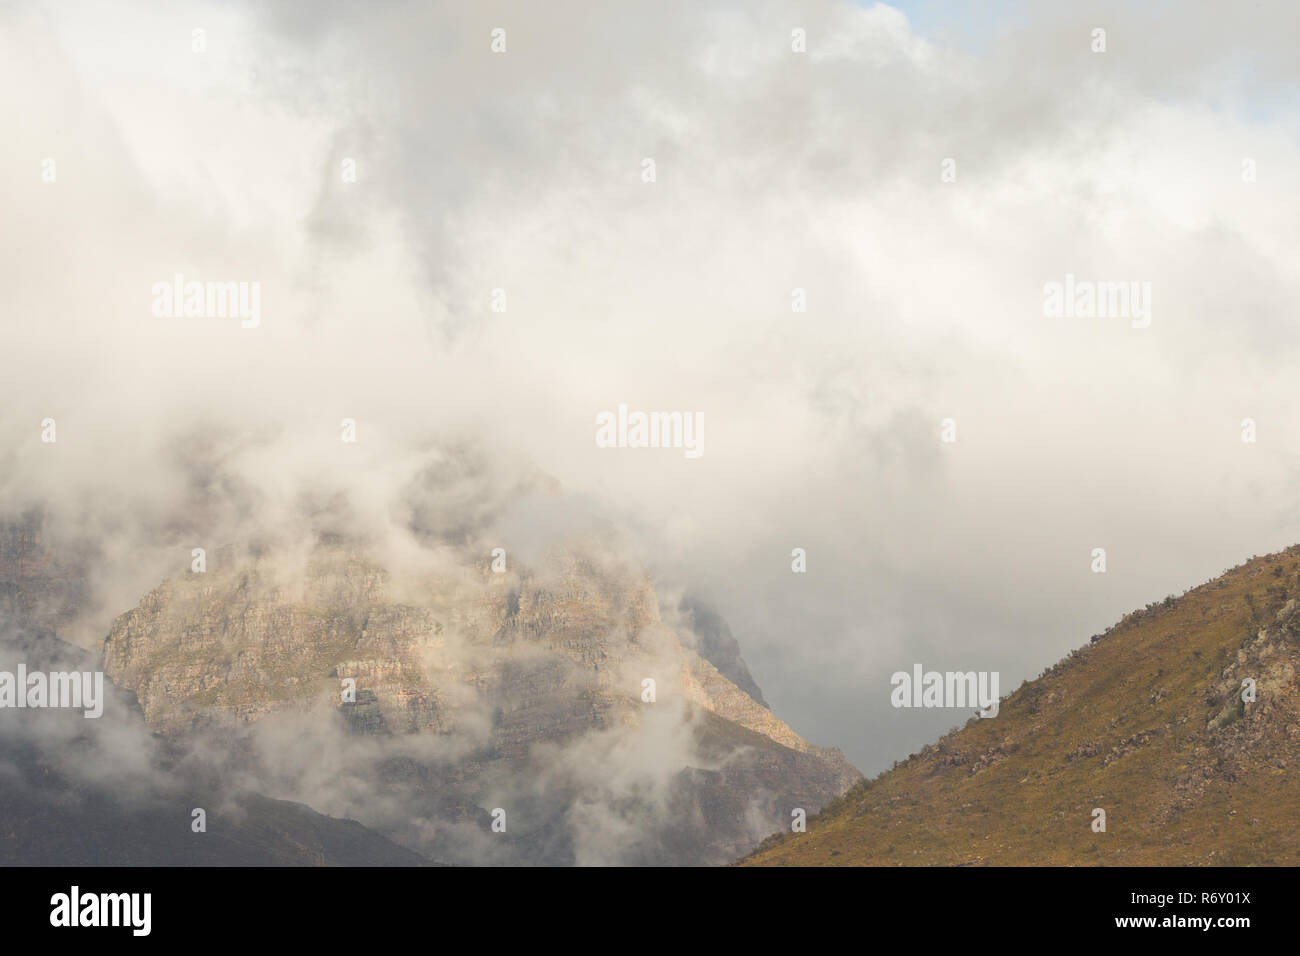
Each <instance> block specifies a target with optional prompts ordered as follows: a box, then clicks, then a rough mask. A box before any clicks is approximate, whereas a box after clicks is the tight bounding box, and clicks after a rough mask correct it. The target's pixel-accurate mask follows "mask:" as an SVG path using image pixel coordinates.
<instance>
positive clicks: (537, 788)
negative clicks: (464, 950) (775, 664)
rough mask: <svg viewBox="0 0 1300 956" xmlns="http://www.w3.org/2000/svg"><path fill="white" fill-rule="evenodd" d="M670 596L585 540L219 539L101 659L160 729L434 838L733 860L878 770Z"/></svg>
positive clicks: (323, 805) (328, 806)
mask: <svg viewBox="0 0 1300 956" xmlns="http://www.w3.org/2000/svg"><path fill="white" fill-rule="evenodd" d="M392 568H396V570H392ZM674 611H675V613H674V616H673V620H671V621H665V620H664V618H663V617H662V616H661V608H660V601H659V598H658V596H657V594H656V592H655V589H654V587H653V585H652V584H651V583H650V581H649V579H648V578H646V577H645V576H644V574H642V573H640V572H638V571H637V570H635V569H634V568H633V567H631V566H629V565H626V564H625V563H624V562H622V561H621V560H620V559H619V558H618V557H617V556H615V555H613V554H611V553H609V552H608V551H606V550H603V549H602V548H600V547H598V546H595V545H592V544H588V543H580V544H575V545H573V546H570V547H565V548H556V549H553V550H552V551H551V552H550V553H549V554H547V555H546V556H545V557H544V558H542V559H541V560H540V561H539V564H538V567H537V568H535V569H530V568H514V567H512V568H511V569H510V570H508V571H504V572H501V573H497V572H494V571H493V570H492V569H491V568H490V566H489V565H488V564H486V563H478V564H476V563H474V562H473V561H470V560H468V559H463V556H459V555H453V556H450V557H445V559H443V560H441V562H440V563H438V564H437V566H434V567H426V568H420V569H418V570H416V569H414V568H413V567H412V566H408V565H406V564H403V563H402V562H400V561H394V562H387V563H385V562H382V561H380V560H379V559H377V558H375V557H374V556H372V555H370V554H367V553H366V551H365V550H364V549H362V548H358V547H354V546H343V545H339V544H337V543H335V544H325V545H322V546H320V547H316V548H314V549H312V550H311V551H310V552H309V553H307V554H303V555H295V554H289V553H283V552H270V553H263V554H261V555H259V556H257V557H250V558H247V559H238V558H234V557H232V556H229V555H224V554H218V555H215V556H214V558H213V559H212V560H211V563H210V567H209V569H208V570H206V571H205V572H204V573H193V574H186V575H183V576H178V577H175V578H172V579H169V580H167V581H165V582H163V583H162V584H161V585H160V586H159V587H157V588H156V589H155V590H153V591H152V592H150V593H149V594H147V595H145V596H144V598H143V599H142V600H141V601H140V602H139V604H138V605H137V606H136V607H135V608H133V609H131V610H130V611H127V612H126V613H124V614H122V615H121V616H119V617H118V618H117V619H116V620H115V621H114V622H113V624H112V627H111V630H110V633H109V634H108V637H107V638H106V640H105V642H104V645H103V661H104V670H105V672H106V673H107V674H108V675H109V676H110V677H111V678H112V679H113V680H114V681H115V683H116V684H117V685H118V686H120V687H122V688H125V689H127V690H130V691H132V692H134V693H135V695H136V696H137V697H138V700H139V704H140V707H141V710H142V712H143V715H144V719H145V720H146V721H147V722H148V724H149V726H150V727H151V728H152V729H153V730H154V731H155V732H157V733H158V734H160V735H162V736H163V737H164V738H166V739H169V740H174V741H178V742H184V741H193V740H199V741H205V742H211V741H227V742H226V743H221V744H211V746H214V747H218V748H219V749H223V752H224V754H225V756H224V757H223V759H225V760H226V761H227V765H226V766H227V771H226V773H227V775H228V776H246V777H248V778H249V779H251V780H254V781H257V782H258V785H259V787H262V788H264V789H266V791H267V792H268V793H271V794H273V795H275V796H278V797H283V798H285V799H291V800H295V801H299V802H302V803H304V804H307V805H309V806H312V807H314V808H315V809H317V810H320V811H323V812H326V813H329V814H331V815H333V816H347V817H355V818H356V819H358V820H360V821H361V822H363V823H365V824H366V825H367V826H370V827H372V828H374V829H376V830H378V831H380V832H382V833H384V834H386V835H387V836H389V837H390V838H392V839H393V840H395V841H397V842H398V843H400V844H402V845H404V846H407V847H410V848H412V849H414V850H417V851H418V852H420V853H422V854H424V855H426V856H430V857H433V858H436V859H440V860H448V861H452V862H460V863H523V864H571V863H640V864H650V865H669V864H682V863H686V864H704V863H721V862H726V861H727V860H730V859H734V858H735V857H736V856H737V855H739V854H741V853H744V852H746V851H747V850H749V849H752V848H753V847H754V846H755V845H756V844H757V842H758V841H759V840H760V839H761V838H762V836H763V835H764V834H765V833H768V832H770V831H771V830H772V829H773V828H774V827H775V826H777V825H779V822H780V821H781V820H783V819H785V818H786V817H787V816H788V814H789V807H791V806H802V807H806V808H809V809H810V810H811V809H816V808H817V807H820V806H822V805H824V804H825V803H827V802H828V801H830V800H833V799H834V798H835V797H837V796H838V795H839V794H841V793H843V792H844V790H845V789H847V788H848V787H849V786H851V785H853V784H854V783H856V782H857V781H858V780H859V779H861V775H860V774H859V773H858V772H857V770H856V769H855V768H853V767H852V765H850V764H849V763H848V761H847V760H846V759H845V758H844V756H843V755H842V754H841V753H840V752H839V751H838V750H834V749H831V748H822V747H816V746H813V745H811V744H809V743H807V742H806V741H804V740H803V739H802V738H801V737H800V736H799V735H798V734H796V733H795V732H794V731H793V730H792V729H791V728H790V727H789V726H788V725H786V724H785V723H784V722H783V721H781V720H780V719H779V718H777V717H776V716H775V715H774V714H772V712H771V711H770V710H769V709H768V708H767V707H766V706H765V705H764V704H763V703H762V698H761V694H759V693H758V689H757V685H756V684H754V683H753V679H752V677H750V675H749V672H748V669H747V668H746V667H745V665H744V662H743V660H742V659H741V657H740V654H739V648H738V646H737V644H736V642H735V640H734V638H732V636H731V634H730V632H729V630H727V628H726V624H725V622H724V621H722V620H721V618H719V617H718V616H717V615H716V614H715V613H713V612H711V611H709V610H708V609H707V608H706V607H705V606H704V605H702V604H701V603H700V602H698V601H697V600H695V599H692V600H691V602H690V604H689V607H686V606H682V607H680V608H678V607H674ZM677 611H680V612H682V613H680V614H678V613H676V612H677ZM700 620H702V621H703V623H702V624H701V625H698V630H696V629H695V628H696V627H697V626H696V625H694V624H693V621H700ZM711 658H712V659H711ZM728 674H730V675H732V676H730V677H729V676H727V675H728ZM733 677H734V678H736V679H738V680H740V681H741V682H742V684H743V685H744V686H741V685H740V684H738V683H737V682H736V680H735V679H733ZM746 688H749V689H748V690H747V689H746ZM204 746H208V744H206V743H205V745H204ZM497 811H500V813H501V814H502V815H503V817H502V822H503V824H504V827H505V828H504V830H503V831H501V830H497V829H494V827H493V823H494V820H495V818H496V815H497V813H496V812H497Z"/></svg>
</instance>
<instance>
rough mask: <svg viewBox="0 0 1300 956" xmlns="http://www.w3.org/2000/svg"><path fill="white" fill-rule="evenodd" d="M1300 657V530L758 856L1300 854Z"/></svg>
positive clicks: (1092, 645) (1116, 861)
mask: <svg viewBox="0 0 1300 956" xmlns="http://www.w3.org/2000/svg"><path fill="white" fill-rule="evenodd" d="M1298 673H1300V547H1292V548H1290V549H1288V550H1286V551H1285V552H1282V553H1280V554H1275V555H1272V556H1269V557H1264V558H1253V559H1251V560H1250V561H1249V562H1247V563H1246V564H1244V565H1242V566H1239V567H1237V568H1235V569H1232V570H1230V571H1228V572H1226V573H1225V574H1224V575H1223V576H1222V577H1220V578H1218V579H1216V580H1214V581H1211V582H1209V583H1208V584H1204V585H1201V586H1200V587H1197V588H1195V589H1193V590H1191V591H1188V592H1186V593H1185V594H1184V595H1183V596H1182V597H1180V598H1174V597H1172V596H1171V597H1169V598H1166V599H1165V600H1164V601H1162V602H1159V603H1157V604H1152V605H1150V606H1148V607H1147V608H1146V609H1144V610H1140V611H1136V612H1134V613H1132V614H1129V615H1127V616H1125V617H1124V619H1123V620H1122V621H1120V623H1118V624H1117V625H1115V626H1114V627H1112V628H1110V629H1109V630H1108V631H1106V632H1105V633H1104V634H1102V635H1097V636H1096V637H1094V638H1092V640H1091V641H1090V642H1089V643H1088V644H1085V645H1084V646H1082V647H1080V648H1078V649H1077V650H1075V651H1073V652H1071V653H1070V655H1069V656H1068V657H1066V658H1065V659H1064V660H1062V661H1060V662H1059V663H1057V664H1056V665H1054V666H1052V667H1051V668H1049V669H1048V670H1047V671H1046V672H1045V673H1044V674H1043V675H1042V676H1040V677H1039V678H1038V679H1037V680H1033V681H1029V682H1026V683H1025V684H1023V685H1022V686H1021V687H1020V688H1019V689H1018V690H1017V691H1016V692H1015V693H1013V694H1011V695H1010V697H1008V698H1006V699H1005V700H1003V701H1002V704H1001V707H1000V710H999V712H998V714H997V716H996V717H993V718H989V719H975V718H972V719H971V720H970V721H968V722H967V724H966V726H965V727H964V728H963V729H961V730H958V731H956V732H954V733H951V734H949V735H947V736H945V737H944V738H943V739H941V740H940V741H939V742H938V743H936V744H933V745H930V746H927V747H926V748H925V749H924V750H922V751H921V752H920V753H919V754H913V755H911V756H910V757H909V758H908V759H907V760H906V761H904V762H902V763H901V764H899V765H897V766H896V767H895V768H894V769H892V770H890V771H888V772H886V773H883V774H881V775H880V776H878V777H876V778H875V779H873V780H869V781H864V782H862V783H860V784H858V785H857V786H855V787H854V788H852V789H851V790H849V791H848V792H847V793H845V794H844V796H843V797H841V798H840V799H838V800H836V801H834V802H833V803H832V804H830V805H829V806H827V807H826V808H824V809H823V810H822V812H821V813H820V814H819V815H818V816H816V817H813V818H811V819H810V820H809V821H808V828H807V832H806V833H779V834H777V835H774V836H772V837H770V838H769V839H768V840H766V841H764V843H763V845H762V846H760V847H759V849H758V850H757V851H756V852H755V853H753V854H752V855H750V856H749V857H747V858H746V859H745V860H743V861H742V862H743V863H745V864H749V865H763V866H779V865H823V866H824V865H832V866H835V865H841V866H843V865H880V866H894V865H1036V864H1043V865H1048V864H1081V865H1139V866H1169V865H1220V864H1231V865H1252V864H1263V865H1292V866H1294V865H1296V864H1297V863H1300V832H1297V830H1296V829H1295V821H1294V808H1295V807H1296V806H1300V759H1297V758H1300V694H1298V693H1297V690H1300V688H1298V687H1297V674H1298ZM1246 679H1251V680H1253V681H1254V682H1255V692H1256V693H1255V696H1256V699H1255V700H1254V701H1246V700H1243V680H1246ZM1096 808H1101V809H1102V810H1104V811H1105V814H1106V817H1105V821H1106V829H1105V832H1094V830H1093V826H1092V824H1093V820H1094V816H1093V812H1094V809H1096Z"/></svg>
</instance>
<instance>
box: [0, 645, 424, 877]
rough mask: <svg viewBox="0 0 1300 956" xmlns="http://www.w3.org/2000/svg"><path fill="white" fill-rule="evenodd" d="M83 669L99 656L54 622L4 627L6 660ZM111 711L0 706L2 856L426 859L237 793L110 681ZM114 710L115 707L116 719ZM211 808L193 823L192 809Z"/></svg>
mask: <svg viewBox="0 0 1300 956" xmlns="http://www.w3.org/2000/svg"><path fill="white" fill-rule="evenodd" d="M18 662H22V663H23V664H25V665H26V666H27V667H28V669H29V671H31V670H41V671H47V672H48V671H62V672H71V671H85V670H91V669H93V668H94V666H95V664H96V662H95V661H94V659H93V657H92V655H90V654H88V653H87V652H85V651H84V650H82V649H80V648H77V647H73V646H72V645H69V644H67V643H65V642H63V641H60V640H58V639H57V638H55V637H54V635H53V634H52V633H51V632H49V631H48V630H44V629H40V628H22V627H14V626H12V625H9V626H6V627H5V628H4V629H3V632H2V633H0V669H4V670H7V671H9V672H10V673H12V672H13V669H14V667H15V666H16V664H17V663H18ZM104 693H105V697H106V698H107V702H106V705H105V712H106V714H105V716H104V717H101V718H98V719H93V720H86V719H85V718H84V717H83V716H82V714H81V712H79V711H73V712H69V711H53V710H33V709H6V710H5V711H3V712H0V865H4V866H22V865H33V864H37V865H42V866H140V865H148V866H283V865H299V866H427V865H430V861H429V860H428V859H426V858H425V857H423V856H421V855H420V854H418V853H415V852H413V851H411V850H408V849H405V848H403V847H400V846H398V845H396V844H395V843H393V842H392V841H391V840H388V839H387V838H385V837H383V836H381V835H379V834H378V833H375V832H373V831H371V830H368V829H366V828H365V827H363V826H362V825H361V824H359V823H357V822H356V821H354V820H342V819H335V818H332V817H327V816H324V815H322V814H320V813H317V812H316V811H314V810H312V809H311V808H310V807H306V806H303V805H301V804H296V803H291V802H287V801H283V800H272V799H269V798H267V797H264V796H262V795H260V794H258V793H255V792H249V791H244V792H233V791H232V790H231V789H230V788H228V787H225V786H223V785H222V784H221V782H220V781H219V780H217V779H215V778H214V775H213V773H212V768H210V767H205V766H203V762H202V760H201V759H196V757H195V755H193V754H186V753H184V752H182V751H175V752H170V753H169V752H168V748H166V747H165V746H160V744H159V741H157V740H155V739H154V738H153V737H152V736H151V735H150V733H149V731H148V729H147V728H146V727H145V725H144V722H143V719H142V717H141V715H140V713H139V710H138V708H136V707H135V706H134V705H135V701H134V699H133V698H132V696H131V695H130V694H125V693H122V692H121V691H120V690H119V689H118V688H116V687H114V686H113V685H112V682H111V681H107V682H106V683H105V688H104ZM109 714H111V716H109ZM195 808H201V809H203V810H204V812H205V814H206V818H205V820H204V827H203V830H202V832H195V829H194V828H193V817H192V813H193V810H194V809H195Z"/></svg>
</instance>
